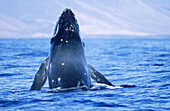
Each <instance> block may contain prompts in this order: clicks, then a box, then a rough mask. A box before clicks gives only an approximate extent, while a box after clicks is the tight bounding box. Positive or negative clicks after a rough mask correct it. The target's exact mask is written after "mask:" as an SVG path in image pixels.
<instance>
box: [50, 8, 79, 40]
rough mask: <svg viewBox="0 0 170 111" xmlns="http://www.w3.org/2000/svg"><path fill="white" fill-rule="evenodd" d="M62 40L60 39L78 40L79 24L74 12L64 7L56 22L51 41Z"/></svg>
mask: <svg viewBox="0 0 170 111" xmlns="http://www.w3.org/2000/svg"><path fill="white" fill-rule="evenodd" d="M54 40H55V41H62V40H66V41H68V40H79V41H81V39H80V36H79V25H78V22H77V20H76V18H75V15H74V13H73V12H72V11H71V9H67V8H66V9H65V10H64V11H63V13H62V14H61V16H60V17H59V20H58V22H57V23H56V26H55V29H54V34H53V38H52V39H51V43H52V42H53V41H54Z"/></svg>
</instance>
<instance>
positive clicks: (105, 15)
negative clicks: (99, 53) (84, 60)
mask: <svg viewBox="0 0 170 111" xmlns="http://www.w3.org/2000/svg"><path fill="white" fill-rule="evenodd" d="M65 8H70V9H71V10H72V11H73V12H74V13H75V16H76V18H77V20H78V23H79V26H80V34H81V35H82V36H83V37H84V38H88V37H95V35H101V37H105V36H104V35H106V37H110V38H114V37H115V35H121V36H134V37H137V36H147V37H148V36H150V37H151V36H157V37H159V35H170V1H169V0H50V1H48V0H1V1H0V38H50V37H52V35H53V30H54V27H55V23H56V21H57V20H58V18H59V16H60V15H61V13H62V11H63V10H64V9H65ZM112 35H114V36H112ZM161 37H163V36H161ZM166 37H167V36H166Z"/></svg>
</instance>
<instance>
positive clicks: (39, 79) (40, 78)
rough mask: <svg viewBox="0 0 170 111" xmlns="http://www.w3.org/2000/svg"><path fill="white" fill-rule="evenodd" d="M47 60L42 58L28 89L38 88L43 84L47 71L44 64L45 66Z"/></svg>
mask: <svg viewBox="0 0 170 111" xmlns="http://www.w3.org/2000/svg"><path fill="white" fill-rule="evenodd" d="M47 60H48V58H47V59H46V60H44V61H43V63H42V64H41V66H40V68H39V70H38V72H37V73H36V75H35V77H34V82H33V84H32V86H31V89H30V90H40V89H41V88H42V87H43V85H44V84H45V82H46V80H47V75H48V74H47V71H46V66H47Z"/></svg>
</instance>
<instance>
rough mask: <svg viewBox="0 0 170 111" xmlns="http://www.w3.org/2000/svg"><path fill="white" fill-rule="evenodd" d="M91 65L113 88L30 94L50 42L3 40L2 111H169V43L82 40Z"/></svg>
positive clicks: (0, 59)
mask: <svg viewBox="0 0 170 111" xmlns="http://www.w3.org/2000/svg"><path fill="white" fill-rule="evenodd" d="M83 41H84V42H85V52H86V59H87V62H88V63H89V64H91V65H92V66H93V67H94V68H95V69H97V70H98V71H100V72H101V73H102V74H104V75H105V77H106V78H107V79H108V80H109V81H111V82H112V84H114V85H122V84H124V85H135V86H136V87H130V88H122V87H109V86H107V85H101V84H95V82H94V81H93V82H92V83H93V84H94V86H93V88H91V89H89V90H88V91H84V90H74V91H52V90H50V89H49V87H48V82H46V84H45V86H44V87H43V88H42V90H40V91H30V90H29V89H30V87H31V85H32V81H33V78H34V75H35V74H36V72H37V70H38V69H39V66H40V65H41V63H42V61H43V60H44V59H46V57H47V56H48V52H49V48H50V39H0V110H23V111H29V110H52V111H53V110H58V111H62V110H63V111H74V110H77V111H81V110H82V111H83V110H87V111H99V110H101V111H105V110H106V111H113V110H135V111H138V110H143V111H166V110H167V111H168V110H170V39H169V40H168V39H166V40H165V39H83Z"/></svg>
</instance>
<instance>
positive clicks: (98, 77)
mask: <svg viewBox="0 0 170 111" xmlns="http://www.w3.org/2000/svg"><path fill="white" fill-rule="evenodd" d="M87 67H88V72H89V74H90V76H91V77H92V79H94V81H96V82H97V83H103V84H107V85H110V86H113V84H112V83H111V82H109V81H108V80H107V79H106V78H105V77H104V76H103V75H102V74H101V73H100V72H98V71H97V70H95V69H94V68H93V67H92V66H91V65H89V64H88V65H87Z"/></svg>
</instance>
